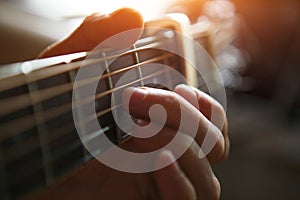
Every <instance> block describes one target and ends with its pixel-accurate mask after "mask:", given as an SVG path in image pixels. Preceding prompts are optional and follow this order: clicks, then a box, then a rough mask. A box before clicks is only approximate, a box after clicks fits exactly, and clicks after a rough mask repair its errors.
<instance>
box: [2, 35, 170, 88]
mask: <svg viewBox="0 0 300 200" xmlns="http://www.w3.org/2000/svg"><path fill="white" fill-rule="evenodd" d="M168 42H169V41H167V40H165V41H160V42H154V43H151V44H148V45H145V46H142V47H137V48H136V49H132V50H129V51H127V52H122V53H117V54H115V55H110V56H107V57H105V58H93V56H91V57H90V59H88V60H79V61H74V62H71V63H64V64H58V65H54V66H45V68H41V69H38V70H34V71H32V72H30V73H28V74H23V73H20V74H17V75H14V76H11V77H6V78H3V79H0V81H1V82H2V83H1V84H0V92H2V91H6V90H9V89H13V88H17V87H19V86H22V85H25V84H27V83H30V82H36V81H39V80H43V79H46V78H49V77H52V76H56V75H59V74H62V73H65V72H68V71H71V70H76V69H79V68H80V67H86V66H89V65H92V64H96V63H99V62H103V61H104V60H105V59H106V60H110V59H117V58H119V57H121V56H126V55H132V54H134V53H138V52H141V51H146V50H151V49H153V48H157V47H159V46H161V45H163V44H167V43H168ZM94 54H96V53H94Z"/></svg>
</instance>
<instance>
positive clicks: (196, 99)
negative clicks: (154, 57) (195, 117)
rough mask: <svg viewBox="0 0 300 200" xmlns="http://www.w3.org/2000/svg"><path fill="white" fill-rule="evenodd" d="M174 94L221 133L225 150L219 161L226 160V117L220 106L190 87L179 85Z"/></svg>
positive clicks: (209, 97) (227, 144)
mask: <svg viewBox="0 0 300 200" xmlns="http://www.w3.org/2000/svg"><path fill="white" fill-rule="evenodd" d="M174 92H176V93H177V94H179V95H180V96H182V97H183V98H185V99H186V100H187V101H188V102H190V103H191V104H192V105H193V106H194V107H195V108H197V109H199V110H200V111H201V113H203V115H204V116H205V117H206V118H207V119H208V120H210V121H211V122H212V123H213V124H214V125H215V126H217V127H218V128H219V129H220V130H221V131H222V134H223V136H224V140H225V150H224V155H223V156H222V158H221V159H220V160H224V159H226V158H227V157H228V154H229V148H230V144H229V138H228V131H227V127H228V122H227V117H226V113H225V111H224V109H223V107H222V106H221V104H220V103H219V102H217V101H216V100H215V99H213V98H212V97H211V96H209V95H207V94H206V93H204V92H202V91H200V90H198V89H196V88H194V87H192V86H188V85H184V84H181V85H178V86H176V87H175V89H174Z"/></svg>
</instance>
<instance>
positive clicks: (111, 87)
mask: <svg viewBox="0 0 300 200" xmlns="http://www.w3.org/2000/svg"><path fill="white" fill-rule="evenodd" d="M102 56H103V58H104V64H105V70H106V73H107V74H110V73H111V71H110V65H109V63H108V60H107V56H106V53H105V52H104V51H103V52H102ZM108 89H109V90H114V84H113V79H112V76H109V77H108ZM110 100H111V105H115V104H116V99H115V95H114V94H111V97H110ZM115 129H116V133H115V136H116V140H117V144H119V143H120V141H121V130H120V129H119V127H117V126H116V127H115Z"/></svg>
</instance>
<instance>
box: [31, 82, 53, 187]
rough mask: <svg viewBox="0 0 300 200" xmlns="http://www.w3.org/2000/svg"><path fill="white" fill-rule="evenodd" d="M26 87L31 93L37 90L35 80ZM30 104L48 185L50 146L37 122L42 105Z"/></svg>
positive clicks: (50, 172) (41, 116)
mask: <svg viewBox="0 0 300 200" xmlns="http://www.w3.org/2000/svg"><path fill="white" fill-rule="evenodd" d="M28 89H29V93H30V95H31V94H32V92H33V91H35V90H38V86H37V84H36V83H35V82H32V83H29V84H28ZM31 98H32V101H34V100H35V98H38V96H32V95H31ZM32 106H33V110H34V116H35V120H36V122H37V130H38V139H39V142H40V148H41V152H42V160H43V164H44V169H45V177H46V183H47V184H48V185H50V183H51V182H53V180H54V176H53V169H52V166H51V165H49V164H48V162H49V160H50V159H51V154H50V147H49V146H48V145H47V129H46V128H45V126H44V124H43V123H41V122H39V121H40V120H42V119H43V113H42V112H40V111H41V110H43V107H42V105H41V104H33V105H32Z"/></svg>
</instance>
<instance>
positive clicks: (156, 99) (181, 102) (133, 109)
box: [123, 87, 224, 162]
mask: <svg viewBox="0 0 300 200" xmlns="http://www.w3.org/2000/svg"><path fill="white" fill-rule="evenodd" d="M123 94H124V95H123V102H124V104H125V105H126V102H129V112H130V114H131V115H132V116H134V117H136V118H139V119H143V120H148V121H149V120H150V117H149V114H148V113H149V109H150V108H151V107H152V106H153V105H155V104H159V105H161V106H163V107H164V110H165V111H166V113H167V119H166V124H165V125H166V126H167V127H169V128H172V129H174V130H178V129H179V128H180V130H181V131H183V132H186V133H188V134H190V135H191V136H192V137H195V140H196V141H197V143H198V144H199V145H200V146H201V144H202V143H203V141H204V139H205V140H207V138H208V139H209V140H207V141H208V142H206V143H205V144H208V145H206V146H205V148H204V149H203V150H204V152H205V153H206V155H207V154H208V158H209V160H210V161H211V162H215V161H217V160H219V158H220V157H221V156H223V153H224V138H223V136H222V133H221V131H220V130H219V129H218V128H217V127H216V126H214V125H213V124H212V123H211V122H210V121H209V120H208V119H207V118H206V117H205V116H204V115H203V114H202V113H201V112H200V111H199V110H198V109H196V108H195V107H194V106H193V105H191V104H190V103H189V102H188V101H186V100H185V99H184V98H183V97H181V96H180V95H178V94H176V93H174V92H171V91H165V90H160V89H154V88H146V87H143V88H128V89H127V90H125V92H124V93H123ZM131 94H132V95H131ZM130 95H131V96H130ZM151 116H152V117H153V119H151V120H153V121H155V122H156V123H160V122H161V121H164V120H165V119H164V118H163V117H165V115H164V114H163V113H162V112H161V111H158V112H153V113H152V115H151Z"/></svg>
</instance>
